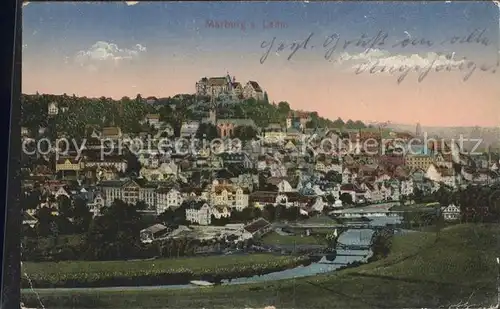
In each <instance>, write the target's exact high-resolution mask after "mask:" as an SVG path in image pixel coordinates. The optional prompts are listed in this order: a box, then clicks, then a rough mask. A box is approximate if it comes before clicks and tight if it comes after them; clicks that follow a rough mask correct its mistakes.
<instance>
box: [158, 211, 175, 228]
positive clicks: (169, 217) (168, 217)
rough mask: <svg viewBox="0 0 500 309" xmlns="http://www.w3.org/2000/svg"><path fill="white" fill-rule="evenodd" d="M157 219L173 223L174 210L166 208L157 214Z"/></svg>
mask: <svg viewBox="0 0 500 309" xmlns="http://www.w3.org/2000/svg"><path fill="white" fill-rule="evenodd" d="M158 220H160V221H161V222H164V223H167V224H173V223H174V222H175V212H174V211H173V210H172V208H168V209H167V210H165V211H164V212H162V213H161V214H160V215H158Z"/></svg>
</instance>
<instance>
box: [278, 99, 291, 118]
mask: <svg viewBox="0 0 500 309" xmlns="http://www.w3.org/2000/svg"><path fill="white" fill-rule="evenodd" d="M290 110H291V109H290V104H288V102H284V101H281V102H279V103H278V112H279V113H280V114H281V115H287V116H288V113H289V112H290Z"/></svg>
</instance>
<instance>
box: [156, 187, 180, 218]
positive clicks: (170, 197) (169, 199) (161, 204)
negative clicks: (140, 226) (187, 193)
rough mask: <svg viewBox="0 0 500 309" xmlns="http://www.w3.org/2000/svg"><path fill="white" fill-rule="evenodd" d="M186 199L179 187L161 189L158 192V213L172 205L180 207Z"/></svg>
mask: <svg viewBox="0 0 500 309" xmlns="http://www.w3.org/2000/svg"><path fill="white" fill-rule="evenodd" d="M183 201H184V199H183V197H182V194H181V193H180V192H179V190H177V189H173V188H172V189H170V190H168V189H166V190H165V189H160V190H158V191H157V193H156V213H157V214H161V213H163V212H165V211H166V210H167V209H169V208H171V207H179V206H181V204H182V202H183Z"/></svg>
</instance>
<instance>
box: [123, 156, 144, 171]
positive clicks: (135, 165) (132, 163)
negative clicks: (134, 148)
mask: <svg viewBox="0 0 500 309" xmlns="http://www.w3.org/2000/svg"><path fill="white" fill-rule="evenodd" d="M125 160H127V169H126V170H125V173H126V174H127V175H135V176H138V175H139V173H140V171H141V163H140V162H139V159H138V158H137V156H136V155H135V154H133V153H132V152H131V151H126V153H125Z"/></svg>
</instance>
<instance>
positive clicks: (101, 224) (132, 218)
mask: <svg viewBox="0 0 500 309" xmlns="http://www.w3.org/2000/svg"><path fill="white" fill-rule="evenodd" d="M139 223H140V214H139V213H138V212H137V209H136V208H135V206H134V205H129V204H126V203H124V202H123V201H121V200H115V201H114V202H113V204H112V205H111V206H110V207H107V208H105V209H104V210H103V214H102V215H101V216H98V217H96V218H94V220H92V223H91V224H90V228H89V231H88V233H87V237H86V245H87V255H88V258H91V259H99V260H102V259H122V258H131V257H134V256H135V255H136V254H138V252H139V251H140V238H139V237H140V235H139V232H140V229H141V227H140V224H139Z"/></svg>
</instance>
